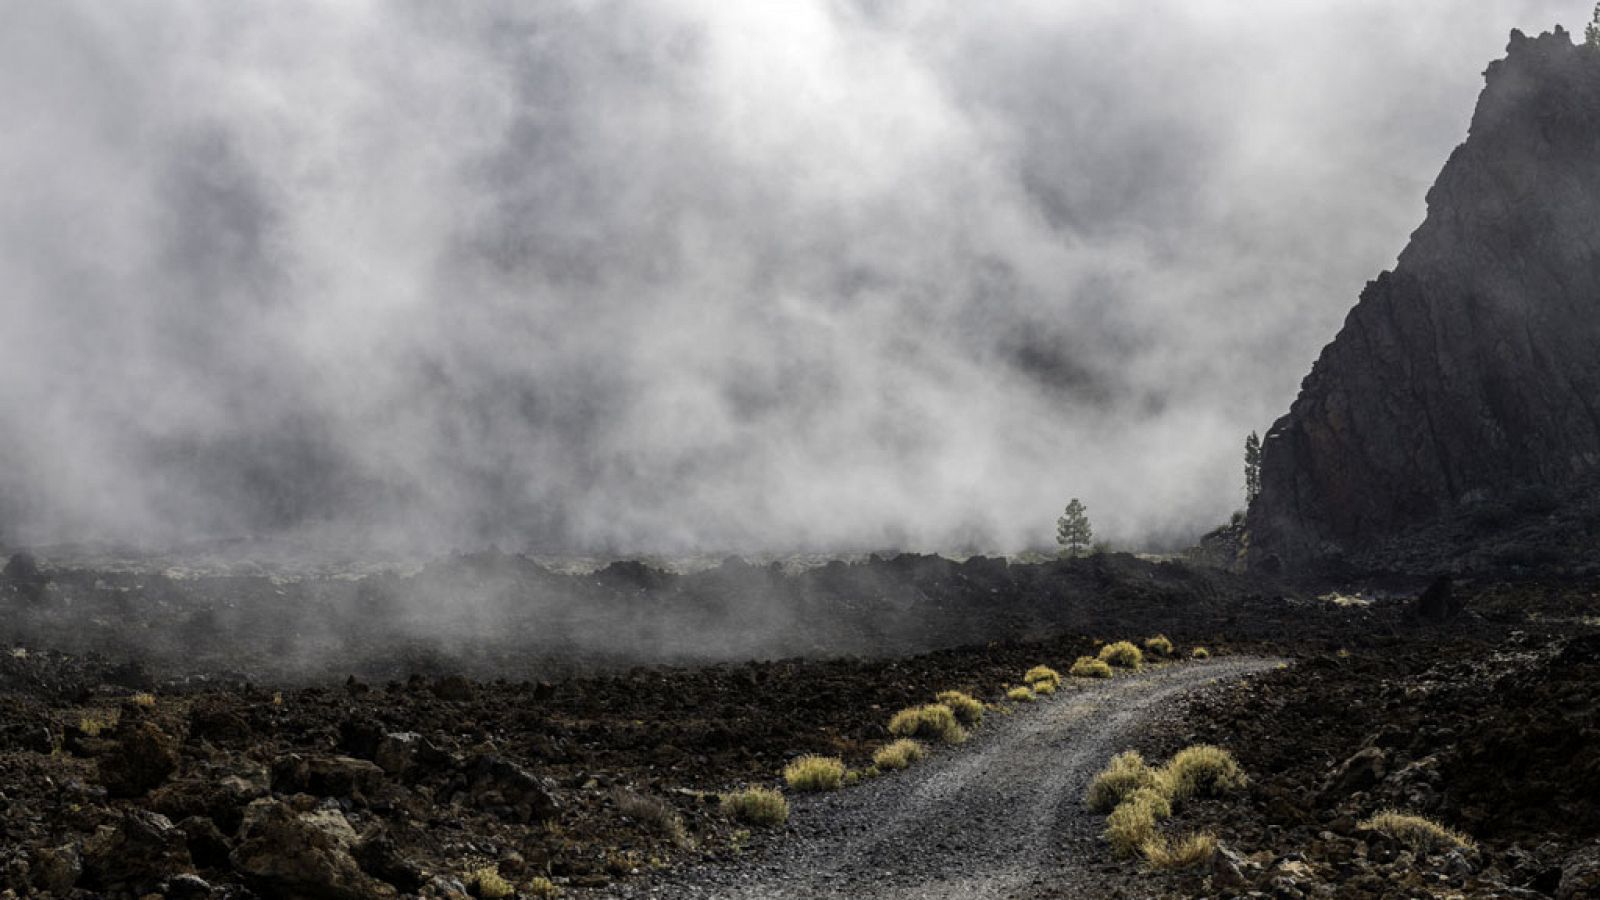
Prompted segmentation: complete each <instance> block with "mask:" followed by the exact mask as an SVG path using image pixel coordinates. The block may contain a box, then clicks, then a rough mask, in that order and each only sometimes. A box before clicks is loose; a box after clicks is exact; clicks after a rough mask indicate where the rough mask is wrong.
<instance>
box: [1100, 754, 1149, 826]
mask: <svg viewBox="0 0 1600 900" xmlns="http://www.w3.org/2000/svg"><path fill="white" fill-rule="evenodd" d="M1155 783H1156V773H1155V771H1154V770H1153V769H1151V768H1150V767H1149V766H1148V765H1146V764H1145V761H1144V757H1143V756H1140V755H1139V751H1137V750H1128V751H1126V752H1124V753H1118V754H1117V755H1116V756H1113V757H1111V762H1110V763H1109V764H1108V765H1107V766H1106V767H1105V769H1103V770H1101V772H1100V774H1098V775H1096V776H1095V777H1094V780H1093V781H1091V782H1089V792H1088V793H1087V794H1085V795H1084V798H1083V802H1084V803H1086V804H1088V806H1089V808H1090V809H1091V810H1094V811H1095V812H1097V813H1106V812H1110V811H1112V810H1113V809H1116V808H1117V804H1119V803H1121V802H1122V801H1124V800H1126V799H1128V798H1129V797H1131V796H1133V792H1134V791H1137V790H1139V789H1140V788H1148V787H1152V786H1154V785H1155Z"/></svg>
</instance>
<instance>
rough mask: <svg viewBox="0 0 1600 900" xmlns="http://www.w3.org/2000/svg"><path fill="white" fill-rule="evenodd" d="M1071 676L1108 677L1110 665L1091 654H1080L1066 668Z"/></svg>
mask: <svg viewBox="0 0 1600 900" xmlns="http://www.w3.org/2000/svg"><path fill="white" fill-rule="evenodd" d="M1067 674H1069V675H1071V676H1072V677H1073V678H1110V677H1111V674H1112V673H1111V666H1109V665H1107V664H1106V663H1104V662H1102V661H1100V660H1098V659H1095V658H1094V657H1092V656H1080V657H1078V659H1077V661H1076V662H1074V663H1073V664H1072V668H1071V669H1068V670H1067Z"/></svg>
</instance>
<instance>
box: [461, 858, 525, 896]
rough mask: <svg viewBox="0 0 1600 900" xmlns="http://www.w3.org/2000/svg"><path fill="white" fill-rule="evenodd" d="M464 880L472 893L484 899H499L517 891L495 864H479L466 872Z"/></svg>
mask: <svg viewBox="0 0 1600 900" xmlns="http://www.w3.org/2000/svg"><path fill="white" fill-rule="evenodd" d="M464 880H465V881H466V883H467V887H468V888H470V889H471V890H472V892H473V893H474V894H476V895H478V896H479V897H483V898H485V900H501V898H504V897H510V896H512V895H513V894H515V893H516V892H517V889H516V887H514V886H513V885H512V884H511V882H509V881H507V880H506V879H505V876H503V875H501V874H500V867H499V866H495V865H486V866H479V867H478V868H475V869H473V870H472V871H470V872H468V873H467V877H466V878H465V879H464Z"/></svg>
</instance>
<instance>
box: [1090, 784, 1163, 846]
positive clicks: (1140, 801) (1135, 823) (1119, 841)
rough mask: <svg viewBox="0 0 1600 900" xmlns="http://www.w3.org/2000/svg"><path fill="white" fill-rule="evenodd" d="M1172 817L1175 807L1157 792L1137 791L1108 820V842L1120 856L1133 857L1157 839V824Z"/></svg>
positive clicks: (1112, 812)
mask: <svg viewBox="0 0 1600 900" xmlns="http://www.w3.org/2000/svg"><path fill="white" fill-rule="evenodd" d="M1170 815H1172V805H1171V804H1170V803H1168V802H1167V800H1166V798H1165V797H1163V796H1161V794H1160V793H1159V792H1158V791H1155V790H1152V789H1149V788H1144V789H1142V790H1138V791H1135V792H1134V793H1133V795H1132V796H1130V797H1129V798H1128V799H1126V800H1124V801H1123V802H1121V803H1119V804H1117V808H1116V809H1113V810H1112V811H1111V815H1109V816H1107V817H1106V832H1105V835H1106V840H1108V841H1110V842H1111V849H1112V850H1113V851H1115V852H1116V853H1117V854H1118V855H1119V856H1132V855H1134V854H1135V853H1137V852H1139V850H1140V849H1141V848H1142V847H1144V845H1145V844H1146V843H1148V842H1149V841H1150V839H1151V838H1153V837H1155V834H1156V822H1157V821H1158V820H1160V819H1164V818H1166V817H1167V816H1170Z"/></svg>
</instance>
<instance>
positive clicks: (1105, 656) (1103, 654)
mask: <svg viewBox="0 0 1600 900" xmlns="http://www.w3.org/2000/svg"><path fill="white" fill-rule="evenodd" d="M1100 661H1101V662H1104V663H1109V664H1110V665H1113V666H1116V667H1117V668H1119V669H1139V668H1141V667H1143V666H1144V653H1143V651H1141V650H1140V649H1139V648H1138V647H1135V646H1134V645H1133V644H1131V643H1129V642H1127V641H1117V642H1116V643H1115V644H1107V645H1105V646H1104V647H1101V648H1100Z"/></svg>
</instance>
